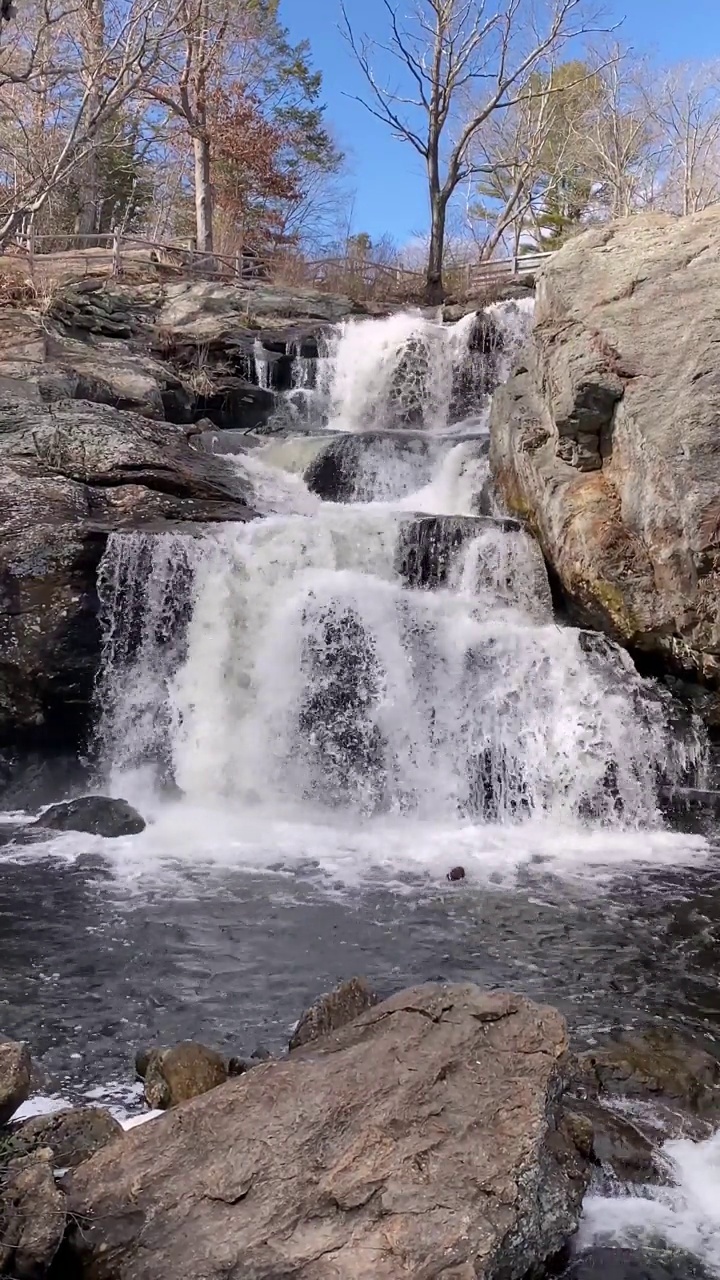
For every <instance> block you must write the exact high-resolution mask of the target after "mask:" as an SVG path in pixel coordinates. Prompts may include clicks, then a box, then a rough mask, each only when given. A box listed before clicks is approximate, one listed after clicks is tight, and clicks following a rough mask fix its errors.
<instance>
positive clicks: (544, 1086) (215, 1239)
mask: <svg viewBox="0 0 720 1280" xmlns="http://www.w3.org/2000/svg"><path fill="white" fill-rule="evenodd" d="M567 1056H568V1055H567V1035H566V1029H565V1024H564V1021H563V1019H562V1017H561V1015H560V1014H559V1013H557V1012H556V1011H555V1010H553V1009H548V1008H542V1007H540V1006H537V1005H534V1004H532V1003H531V1002H530V1001H528V1000H525V999H524V998H522V997H519V996H514V995H509V994H507V993H504V992H492V993H484V992H482V991H480V990H479V989H478V988H477V987H474V986H472V985H456V986H441V985H435V984H430V985H427V986H424V987H417V988H414V989H413V990H410V991H404V992H401V993H400V994H398V995H397V996H394V997H393V998H392V999H391V1000H387V1001H385V1002H384V1003H383V1004H380V1005H377V1006H375V1007H373V1008H371V1009H369V1010H368V1011H367V1012H366V1013H365V1014H363V1015H362V1016H361V1017H360V1018H357V1019H356V1020H355V1021H354V1022H352V1023H350V1024H348V1025H347V1026H345V1027H343V1028H342V1029H341V1030H339V1031H335V1032H333V1033H332V1034H331V1035H330V1036H328V1037H327V1038H326V1039H324V1040H320V1041H316V1042H314V1043H313V1044H312V1045H310V1046H308V1047H307V1048H306V1049H301V1050H299V1051H298V1052H296V1053H293V1054H291V1055H290V1056H289V1057H288V1058H285V1059H282V1060H280V1061H276V1062H271V1063H267V1064H262V1065H260V1066H258V1067H256V1068H255V1069H254V1070H253V1071H249V1072H247V1073H246V1074H244V1075H242V1076H240V1077H239V1078H238V1079H234V1080H230V1081H228V1083H227V1084H226V1085H223V1086H222V1087H221V1088H220V1089H216V1090H214V1091H213V1092H212V1093H208V1094H206V1095H204V1096H203V1097H201V1098H196V1099H195V1100H194V1101H192V1102H190V1103H188V1105H187V1106H185V1107H182V1108H180V1109H179V1110H177V1111H171V1112H169V1114H168V1115H167V1116H166V1117H165V1118H164V1120H163V1122H162V1123H161V1124H159V1125H142V1126H139V1127H138V1128H137V1129H135V1130H133V1131H132V1132H130V1133H129V1134H127V1135H126V1138H125V1140H124V1142H122V1143H118V1144H111V1145H110V1146H108V1147H106V1148H105V1150H103V1151H101V1152H99V1153H98V1155H96V1156H94V1157H93V1159H92V1160H90V1161H88V1162H87V1163H85V1164H83V1165H81V1166H80V1167H79V1168H78V1169H76V1170H74V1171H72V1172H71V1173H69V1174H68V1176H67V1178H66V1186H67V1188H68V1200H69V1210H70V1212H71V1214H73V1215H78V1216H79V1219H80V1221H82V1222H83V1227H82V1229H78V1230H76V1231H73V1232H71V1234H70V1236H69V1242H68V1247H69V1250H70V1256H69V1258H68V1262H69V1263H70V1264H72V1265H74V1266H75V1267H76V1271H75V1272H74V1273H73V1274H75V1275H76V1276H77V1278H78V1280H81V1278H82V1277H85V1278H86V1280H90V1278H91V1277H92V1280H177V1277H178V1276H182V1277H183V1280H220V1278H221V1277H223V1278H224V1280H228V1278H229V1277H234V1278H235V1280H240V1278H242V1280H271V1278H276V1277H277V1278H278V1280H279V1277H280V1276H284V1277H291V1276H292V1277H297V1280H407V1278H408V1277H416V1278H417V1280H420V1277H423V1278H424V1280H440V1278H441V1277H442V1278H443V1280H444V1278H445V1277H448V1278H449V1277H450V1276H451V1275H452V1276H455V1277H461V1276H462V1277H466V1276H467V1277H468V1278H469V1277H477V1278H482V1280H500V1277H501V1276H522V1275H525V1274H526V1273H527V1272H528V1271H529V1269H530V1268H531V1267H539V1266H540V1265H541V1264H542V1262H543V1260H544V1259H546V1258H547V1257H549V1256H550V1255H554V1254H555V1253H556V1252H557V1251H558V1250H559V1249H560V1248H561V1246H562V1245H563V1244H564V1242H565V1241H566V1240H567V1238H568V1237H569V1235H570V1234H571V1233H572V1232H573V1231H574V1229H575V1227H576V1225H577V1221H578V1216H579V1213H580V1206H581V1200H582V1195H583V1191H584V1188H585V1185H586V1182H587V1164H586V1162H584V1161H583V1160H582V1158H581V1156H580V1155H579V1153H578V1152H577V1150H576V1148H575V1146H574V1144H573V1143H572V1142H571V1141H570V1140H569V1139H568V1137H567V1136H566V1135H565V1133H564V1131H563V1128H562V1124H561V1120H562V1094H563V1086H564V1079H565V1072H566V1070H567Z"/></svg>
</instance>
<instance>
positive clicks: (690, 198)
mask: <svg viewBox="0 0 720 1280" xmlns="http://www.w3.org/2000/svg"><path fill="white" fill-rule="evenodd" d="M656 85H657V79H655V81H654V82H653V84H652V85H649V86H648V90H647V93H646V101H647V105H648V111H649V114H650V115H651V117H652V119H653V120H654V123H655V125H656V127H657V130H658V134H659V138H658V144H659V156H660V164H659V169H660V189H659V191H658V192H657V193H656V197H655V202H656V203H657V204H659V205H661V206H662V207H663V208H667V209H670V210H672V211H673V212H675V213H681V214H688V213H697V212H698V211H699V210H700V209H705V208H707V206H708V205H710V204H715V203H716V202H717V201H718V199H720V67H718V66H717V65H716V64H709V65H701V66H688V65H683V66H680V67H676V68H673V69H672V70H671V71H669V72H667V74H666V75H665V77H664V78H663V79H662V80H661V81H660V85H659V87H655V86H656Z"/></svg>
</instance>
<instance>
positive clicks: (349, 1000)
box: [289, 978, 378, 1051]
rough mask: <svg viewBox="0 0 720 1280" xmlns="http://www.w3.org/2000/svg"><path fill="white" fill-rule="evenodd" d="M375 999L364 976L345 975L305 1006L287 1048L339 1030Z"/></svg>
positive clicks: (366, 1008) (295, 1046) (367, 1007)
mask: <svg viewBox="0 0 720 1280" xmlns="http://www.w3.org/2000/svg"><path fill="white" fill-rule="evenodd" d="M377 1003H378V998H377V996H376V995H375V992H374V991H372V990H371V988H370V987H369V986H368V984H367V982H366V981H365V979H364V978H349V979H348V980H347V982H341V983H340V985H339V986H337V987H335V989H334V991H328V992H327V994H326V995H322V996H320V997H319V999H318V1000H316V1001H315V1002H314V1004H311V1005H310V1008H309V1009H306V1010H305V1012H304V1014H303V1015H302V1017H301V1019H300V1021H299V1022H298V1024H297V1026H296V1028H295V1030H294V1032H293V1034H292V1038H291V1040H290V1046H289V1047H290V1050H291V1051H292V1050H293V1049H299V1048H300V1047H301V1046H302V1045H304V1044H310V1043H311V1042H312V1041H313V1040H320V1039H322V1037H323V1036H326V1035H329V1034H330V1032H331V1031H339V1030H340V1028H341V1027H344V1026H346V1025H347V1023H348V1022H352V1021H354V1019H355V1018H359V1017H360V1014H361V1013H366V1012H367V1010H368V1009H372V1007H373V1005H376V1004H377Z"/></svg>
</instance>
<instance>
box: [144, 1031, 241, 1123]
mask: <svg viewBox="0 0 720 1280" xmlns="http://www.w3.org/2000/svg"><path fill="white" fill-rule="evenodd" d="M227 1077H228V1069H227V1067H226V1065H225V1062H224V1061H223V1059H222V1058H221V1057H220V1054H219V1053H216V1052H215V1050H214V1049H208V1048H207V1047H206V1046H205V1045H204V1044H195V1043H194V1042H193V1041H192V1040H186V1041H183V1043H182V1044H176V1045H175V1046H174V1048H172V1049H159V1050H155V1051H154V1052H153V1053H151V1054H150V1056H149V1059H148V1061H147V1064H146V1067H145V1099H146V1101H147V1103H148V1105H149V1106H151V1107H156V1108H158V1109H159V1110H165V1108H166V1107H175V1106H177V1104H178V1103H179V1102H188V1101H189V1100H190V1098H197V1097H198V1096H199V1095H200V1094H201V1093H208V1092H209V1090H210V1089H214V1088H216V1086H217V1085H219V1084H224V1083H225V1081H226V1080H227Z"/></svg>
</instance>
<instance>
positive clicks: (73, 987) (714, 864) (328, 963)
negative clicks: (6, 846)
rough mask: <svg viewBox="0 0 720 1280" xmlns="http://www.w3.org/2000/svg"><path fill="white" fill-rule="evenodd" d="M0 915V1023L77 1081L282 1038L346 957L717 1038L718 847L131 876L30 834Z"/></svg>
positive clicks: (0, 869) (60, 1079)
mask: <svg viewBox="0 0 720 1280" xmlns="http://www.w3.org/2000/svg"><path fill="white" fill-rule="evenodd" d="M638 838H641V837H638ZM0 914H1V919H2V928H1V929H0V972H1V973H2V1010H1V1011H0V1029H1V1030H2V1031H3V1032H4V1033H5V1034H7V1035H10V1036H19V1037H22V1038H24V1039H27V1040H28V1041H29V1043H30V1045H31V1048H32V1050H33V1053H34V1055H35V1056H36V1058H37V1059H39V1060H40V1062H41V1064H42V1066H43V1067H44V1068H45V1070H46V1072H47V1073H48V1089H49V1090H50V1089H58V1090H61V1091H64V1092H65V1094H66V1096H68V1095H69V1096H73V1095H76V1094H80V1093H82V1092H83V1091H84V1090H86V1089H88V1088H91V1087H93V1086H98V1085H100V1084H104V1083H107V1082H113V1081H114V1082H120V1081H124V1082H125V1083H126V1084H127V1085H130V1084H131V1083H132V1078H133V1073H132V1059H133V1055H134V1052H135V1050H136V1048H138V1047H139V1046H141V1045H146V1044H148V1043H150V1042H154V1043H172V1042H174V1041H177V1040H179V1039H184V1038H195V1039H200V1040H203V1041H205V1042H206V1043H209V1044H212V1045H215V1046H217V1047H219V1048H222V1049H224V1050H226V1051H228V1052H235V1053H249V1052H250V1051H252V1050H253V1049H254V1048H255V1047H256V1046H257V1045H263V1046H266V1047H268V1048H269V1049H272V1050H275V1049H280V1048H282V1047H283V1046H284V1044H285V1043H286V1041H287V1038H288V1034H289V1031H290V1028H291V1026H292V1024H293V1022H294V1020H295V1019H296V1018H297V1017H298V1015H299V1013H300V1011H301V1010H302V1008H303V1007H304V1005H306V1004H307V1003H308V1001H309V1000H311V999H312V998H314V997H315V996H316V995H317V994H318V993H319V992H320V991H323V990H325V989H327V988H328V987H330V986H332V985H333V984H335V983H336V982H337V981H339V980H340V979H342V978H346V977H349V976H351V975H353V974H364V975H366V976H367V977H368V978H369V979H371V981H372V982H373V983H374V984H376V986H377V988H378V990H379V991H380V992H381V993H386V994H387V993H390V992H391V991H392V990H395V989H398V988H399V987H402V986H404V985H408V984H411V983H415V982H421V981H425V980H429V979H471V980H473V981H475V982H478V983H480V984H481V985H484V986H497V985H501V986H505V985H507V986H510V987H512V988H514V989H516V990H519V991H522V992H525V993H527V994H529V995H531V996H534V997H537V998H542V999H547V1000H549V1001H552V1002H553V1003H555V1004H557V1005H559V1007H560V1008H562V1009H563V1011H564V1012H565V1013H566V1015H567V1016H568V1018H569V1020H570V1023H571V1026H572V1028H573V1031H574V1034H575V1037H576V1040H577V1042H582V1043H588V1042H592V1040H593V1039H594V1038H595V1037H597V1036H600V1035H602V1034H603V1033H605V1032H607V1030H608V1029H609V1028H610V1027H612V1026H613V1025H625V1026H628V1025H634V1024H638V1023H643V1022H648V1021H655V1020H660V1021H662V1022H663V1023H664V1024H666V1025H672V1026H674V1027H676V1028H679V1029H684V1030H685V1031H690V1032H692V1033H697V1034H698V1035H700V1036H702V1037H703V1039H705V1040H706V1041H707V1042H708V1047H712V1042H713V1041H714V1040H715V1038H716V1037H718V1038H719V1039H720V983H719V980H718V979H719V975H720V855H718V856H715V855H713V856H711V857H710V858H709V859H708V860H707V861H706V862H704V863H703V864H702V865H700V866H697V865H696V866H693V867H686V868H676V869H673V868H668V867H667V866H663V867H658V868H648V867H647V866H638V867H631V868H628V869H625V870H624V872H623V873H622V875H621V876H619V877H618V878H616V879H615V880H614V881H613V882H612V883H610V884H608V883H603V884H601V885H599V884H597V883H596V882H595V881H594V879H593V876H592V873H590V872H589V873H588V876H587V879H586V881H585V882H578V881H577V880H574V881H573V882H572V883H569V882H567V881H564V880H563V879H560V878H559V877H556V876H554V875H551V874H548V873H547V872H543V871H542V870H534V869H533V868H532V867H529V868H528V867H526V868H525V869H524V870H521V871H520V872H519V873H518V879H517V883H516V884H515V886H514V887H512V888H509V887H507V886H501V885H493V884H491V883H490V884H488V883H485V884H483V885H479V884H477V883H472V882H468V881H464V882H462V883H459V884H452V885H451V884H447V883H445V882H444V880H443V879H442V877H441V876H440V875H438V876H437V878H432V877H428V878H426V879H424V880H423V881H420V880H418V881H417V883H416V884H415V885H414V886H413V887H411V888H406V889H405V890H404V891H400V890H399V889H397V888H390V887H388V888H381V887H378V886H377V885H375V886H372V885H367V886H365V887H362V886H360V887H358V886H353V887H350V888H345V889H343V890H336V891H333V890H332V887H331V888H328V885H327V883H326V882H323V883H321V882H320V880H319V878H318V877H317V875H315V873H314V872H313V870H312V868H307V867H304V868H297V869H296V870H295V871H294V872H289V873H288V872H285V873H284V874H282V875H280V874H277V875H274V874H268V873H267V872H259V871H256V870H255V871H254V870H250V869H244V868H236V869H234V868H231V867H230V868H228V867H224V868H222V867H221V868H219V867H214V868H207V867H205V868H202V867H197V868H195V869H192V868H190V869H186V870H184V872H183V875H182V879H181V880H178V879H177V878H174V879H168V881H167V883H166V884H163V883H162V881H159V882H158V883H155V884H154V885H153V886H150V887H147V888H146V889H145V890H143V891H138V890H137V889H136V890H134V891H133V892H132V893H129V892H128V891H127V888H126V886H125V885H124V883H123V881H122V878H120V877H117V876H116V875H115V874H113V873H112V872H111V871H110V870H109V868H108V866H107V865H106V864H105V862H104V860H103V858H102V856H97V855H93V856H91V857H89V858H88V857H87V856H86V857H84V858H81V859H79V860H78V862H76V863H75V864H73V863H72V861H70V860H65V861H60V860H58V858H57V857H56V856H43V855H42V854H41V853H39V852H36V853H35V854H34V856H33V859H32V860H26V861H23V862H17V863H15V862H12V861H6V862H4V863H3V864H2V865H0Z"/></svg>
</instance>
